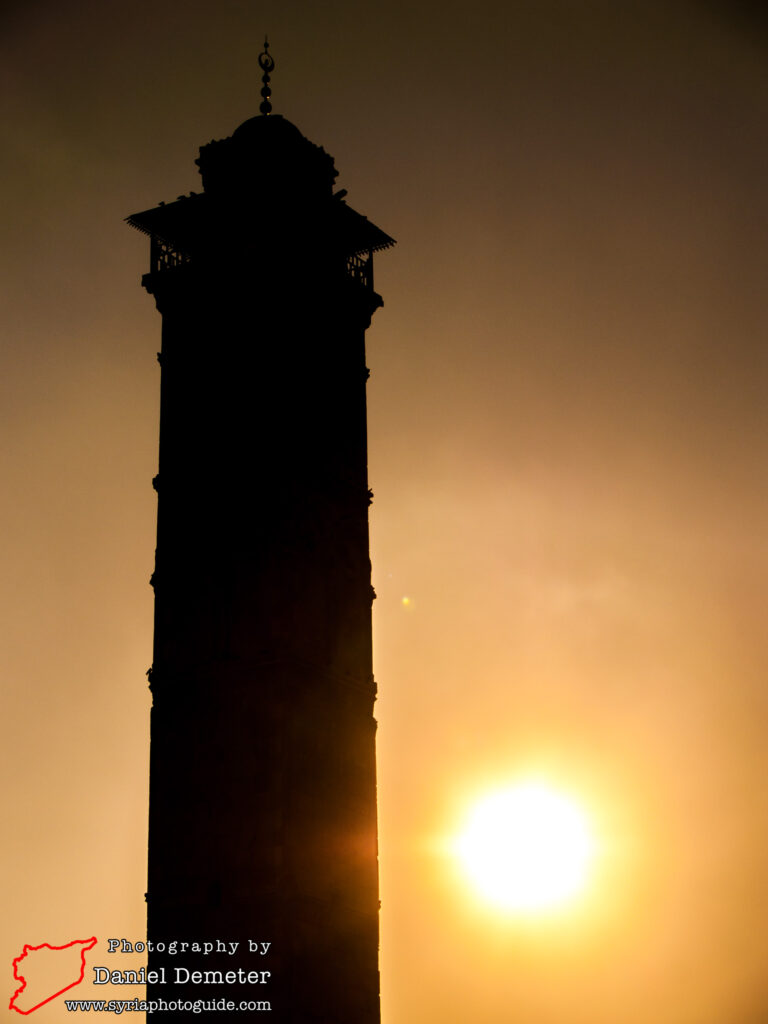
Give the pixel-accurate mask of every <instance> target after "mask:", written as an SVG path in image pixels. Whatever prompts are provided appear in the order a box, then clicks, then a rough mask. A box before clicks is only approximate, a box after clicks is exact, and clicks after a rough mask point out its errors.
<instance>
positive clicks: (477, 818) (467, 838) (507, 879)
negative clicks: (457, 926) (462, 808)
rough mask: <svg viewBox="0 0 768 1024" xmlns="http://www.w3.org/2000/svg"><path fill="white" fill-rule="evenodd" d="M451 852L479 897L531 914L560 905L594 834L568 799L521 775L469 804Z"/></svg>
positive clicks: (583, 868) (583, 872)
mask: <svg viewBox="0 0 768 1024" xmlns="http://www.w3.org/2000/svg"><path fill="white" fill-rule="evenodd" d="M454 851H455V853H456V855H457V857H458V859H459V861H460V863H461V865H462V867H463V869H464V871H465V873H466V875H467V876H468V878H469V880H470V882H471V883H472V885H473V887H474V888H475V890H476V891H477V893H478V894H479V895H480V896H481V897H482V898H483V899H484V900H485V901H487V902H490V903H492V904H494V905H495V906H497V907H499V908H501V909H504V910H509V911H517V912H521V913H531V912H537V911H544V910H549V909H553V908H555V907H561V906H563V905H565V904H567V903H569V902H570V901H571V900H572V899H573V898H575V897H576V896H577V895H578V894H579V893H580V892H581V891H582V890H583V889H584V887H585V886H586V883H587V880H588V876H589V869H590V865H591V862H592V858H593V853H594V841H593V838H592V834H591V830H590V826H589V822H588V820H587V817H586V815H585V814H584V813H583V812H582V810H581V809H580V808H579V806H578V805H577V804H576V803H574V801H573V800H571V799H570V798H569V797H567V796H565V795H564V794H562V793H559V792H558V791H557V790H555V789H552V788H550V787H549V786H547V785H544V784H542V783H538V782H523V783H520V784H518V785H516V786H512V787H510V788H508V789H504V790H499V791H497V792H494V793H491V794H490V795H489V796H486V797H485V798H484V799H482V800H480V801H479V802H478V803H477V804H475V806H474V807H473V809H472V810H471V812H470V814H469V816H468V818H467V820H466V822H465V825H464V828H463V830H462V832H461V834H460V835H459V836H458V838H457V839H456V840H455V844H454Z"/></svg>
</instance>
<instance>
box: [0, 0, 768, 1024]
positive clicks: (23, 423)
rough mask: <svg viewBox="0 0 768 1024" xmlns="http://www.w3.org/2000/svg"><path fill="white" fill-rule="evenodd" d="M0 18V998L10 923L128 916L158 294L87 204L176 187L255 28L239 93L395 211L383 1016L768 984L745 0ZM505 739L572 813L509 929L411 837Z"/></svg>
mask: <svg viewBox="0 0 768 1024" xmlns="http://www.w3.org/2000/svg"><path fill="white" fill-rule="evenodd" d="M0 12H1V13H0V83H1V86H2V88H1V91H0V92H1V94H2V97H3V99H2V125H3V140H4V145H3V159H2V174H3V178H4V183H3V188H2V193H1V195H2V198H1V199H0V204H2V226H3V230H2V246H0V249H1V255H0V260H1V261H2V264H1V266H0V272H1V274H2V287H1V288H0V344H1V358H2V367H1V368H0V436H2V446H1V447H0V457H1V460H2V461H1V463H0V466H1V467H2V468H1V470H0V474H1V475H0V480H1V481H2V486H1V487H0V545H1V546H2V566H3V572H2V574H1V576H0V601H1V602H2V624H3V629H2V633H3V637H2V643H1V644H0V674H1V677H2V697H3V717H2V720H3V723H4V734H3V742H2V744H0V749H1V750H2V758H3V779H4V782H5V786H4V796H5V801H4V822H5V829H4V833H5V837H6V838H5V841H4V851H3V852H4V869H3V875H2V882H3V893H2V901H0V908H1V909H0V920H2V926H1V927H0V972H2V971H3V970H5V968H4V967H3V965H7V978H6V983H4V984H5V987H6V989H7V990H8V995H9V996H10V993H11V990H12V979H11V972H10V962H11V960H12V958H13V957H14V956H16V955H18V953H19V952H20V951H21V946H22V945H23V943H25V942H29V943H37V942H45V941H48V942H53V943H62V942H66V941H69V940H70V939H73V938H85V937H87V936H90V935H97V936H99V938H106V937H109V936H112V935H127V936H131V935H132V936H134V937H138V936H140V935H141V932H142V928H143V923H144V902H143V893H144V890H145V856H146V792H147V753H148V712H149V693H148V690H147V688H146V680H145V678H144V673H145V671H146V669H147V668H148V666H149V664H150V661H151V617H152V591H151V588H150V587H149V585H148V582H147V581H148V578H149V575H150V573H151V571H152V562H153V551H154V517H155V495H154V492H153V490H152V488H151V485H150V481H151V478H152V476H153V475H154V473H155V472H156V447H157V428H158V397H159V371H158V367H157V363H156V360H155V352H156V351H157V350H158V349H159V347H160V317H159V315H158V314H157V313H156V311H155V310H154V307H153V303H152V300H151V299H150V297H149V296H148V295H146V294H145V293H144V292H143V291H142V290H141V288H140V276H141V273H142V272H143V271H144V270H145V269H146V268H147V265H148V245H147V241H146V239H145V238H144V237H143V236H141V235H139V234H138V233H137V232H134V231H132V230H130V229H129V228H128V227H127V226H126V225H124V224H123V222H122V220H123V218H124V217H125V216H127V215H128V214H130V213H134V212H136V211H138V210H143V209H146V208H147V207H150V206H153V205H155V204H156V203H157V202H158V201H160V200H165V201H170V200H173V199H175V197H176V196H177V195H179V194H180V193H184V192H187V191H189V190H190V189H196V190H200V184H199V177H198V175H197V173H196V168H195V166H194V163H193V161H194V159H195V157H196V156H197V150H198V147H199V146H200V145H201V144H204V143H206V142H208V141H209V140H210V139H212V138H222V137H224V136H226V135H229V134H231V132H232V131H233V130H234V128H235V127H236V126H237V125H238V124H239V123H240V122H241V121H243V120H245V118H247V117H249V116H251V115H252V114H254V113H256V111H257V108H258V102H259V96H258V90H259V87H260V81H259V72H258V69H257V66H256V57H257V54H258V52H259V50H260V49H261V42H262V39H263V35H264V32H265V31H267V32H268V33H269V36H270V42H271V44H272V52H273V54H274V56H275V59H276V61H277V68H276V71H275V73H274V76H273V90H274V93H273V102H274V108H275V111H276V112H278V113H281V114H284V115H285V116H286V117H288V118H289V119H290V120H291V121H293V122H294V123H295V124H296V125H297V126H298V127H299V128H300V129H301V130H302V132H303V133H304V134H305V135H307V137H308V138H310V139H311V140H312V141H314V142H317V143H320V144H322V145H323V146H324V147H325V148H326V149H327V150H328V151H329V152H330V153H332V154H333V156H334V157H335V159H336V165H337V167H338V169H339V171H340V175H339V181H338V184H339V186H340V187H344V188H347V189H348V190H349V202H350V204H351V205H352V206H354V207H355V208H356V209H359V210H360V211H361V212H363V213H365V214H366V215H367V216H369V217H370V218H371V219H372V220H373V221H374V222H375V223H377V224H379V225H380V226H381V227H382V228H383V229H384V230H385V231H387V232H388V233H390V234H391V235H393V236H394V237H395V238H397V240H398V247H397V248H396V249H395V250H393V251H392V252H387V253H383V254H381V255H380V256H379V257H378V258H377V266H376V282H377V290H379V291H380V292H381V293H382V295H383V296H384V300H385V306H384V309H382V310H380V311H379V312H378V313H377V314H376V317H375V320H374V325H373V327H372V329H371V330H370V331H369V334H368V348H369V357H368V361H369V365H370V366H371V368H372V375H371V381H370V391H369V420H370V477H371V485H372V487H373V489H374V491H375V494H376V499H375V502H374V505H373V510H372V554H373V564H374V583H375V587H376V590H377V593H378V600H377V601H376V602H375V606H374V613H375V620H374V630H375V633H374V641H375V668H376V676H377V679H378V681H379V687H380V699H379V702H378V704H377V717H378V719H379V723H380V726H379V799H380V832H381V835H380V848H381V878H382V986H383V995H382V1000H383V1019H384V1024H432V1022H434V1024H437V1022H440V1024H466V1022H468V1021H471V1022H473V1024H507V1022H510V1021H515V1022H520V1024H564V1022H565V1021H568V1024H617V1022H621V1024H648V1022H649V1021H658V1022H659V1024H759V1022H763V1021H765V1020H766V1019H768V976H767V975H766V970H765V964H766V957H768V925H766V922H767V921H768V793H767V792H766V787H765V781H764V780H765V778H766V774H767V773H768V746H767V745H766V742H765V732H766V727H767V726H768V686H767V685H766V683H767V681H766V676H767V674H768V673H767V669H768V631H766V628H765V607H766V604H767V603H768V593H766V591H767V590H768V585H767V580H768V532H767V531H766V521H767V517H766V512H767V511H768V509H767V508H766V506H767V505H768V484H767V483H766V480H767V477H766V460H767V458H768V452H767V451H766V447H767V445H766V437H767V436H768V435H767V433H766V427H768V422H767V421H768V402H766V393H767V385H768V365H767V357H766V326H767V324H766V320H767V319H768V314H767V313H766V303H765V300H764V291H765V281H766V279H767V278H768V247H767V245H766V229H767V227H768V199H767V198H766V187H765V183H766V175H767V172H768V130H767V129H766V124H768V61H767V60H766V58H767V57H768V27H767V26H766V19H765V16H764V15H763V14H761V12H760V11H759V10H758V9H757V5H754V7H753V5H750V4H748V3H740V4H739V3H728V2H725V0H723V2H722V3H718V2H715V0H712V2H709V3H705V2H698V3H696V2H693V0H690V2H685V0H676V2H673V3H667V2H662V0H647V2H644V3H642V2H634V0H627V2H621V3H615V2H612V0H594V2H573V0H541V2H535V0H525V2H516V0H508V2H507V3H504V4H502V3H490V2H487V0H479V2H477V3H474V4H470V5H468V4H466V3H461V4H460V3H458V2H454V0H446V2H442V3H440V4H437V3H423V4H419V3H418V2H415V3H414V2H410V3H406V2H405V0H397V2H394V3H387V4H383V3H367V4H361V3H351V2H349V0H338V2H335V0H325V2H324V3H322V4H320V3H316V4H311V3H309V2H306V0H303V2H301V0H284V2H282V3H279V4H277V3H275V4H272V3H265V2H259V0H250V2H246V0H220V2H219V3H218V4H216V5H212V4H210V3H202V2H201V0H188V2H185V3H183V4H182V3H180V2H178V0H152V2H151V3H150V2H149V0H135V2H132V3H130V4H129V3H116V2H108V3H105V2H104V0H90V2H87V0H70V2H69V3H67V4H54V3H47V2H41V0H26V2H25V3H18V2H8V0H6V2H5V4H4V5H3V6H2V7H1V8H0ZM312 244H313V240H312V239H307V245H308V246H311V245H312ZM211 358H212V359H215V358H216V349H215V347H214V346H212V349H211ZM404 596H408V597H409V598H410V604H408V605H407V606H406V605H403V603H402V598H403V597H404ZM530 771H536V772H538V773H540V774H542V775H544V776H546V777H547V778H549V779H551V780H553V781H554V782H555V783H557V784H560V785H563V786H564V787H566V788H567V789H569V791H570V792H572V793H573V794H574V795H575V796H577V797H578V798H579V799H581V800H583V801H584V803H585V805H586V806H588V807H589V809H590V812H591V814H592V815H593V817H594V820H595V822H596V827H597V829H598V832H599V834H600V836H601V842H602V848H603V856H602V859H601V862H600V866H599V871H597V873H596V877H595V879H594V884H593V890H592V891H591V893H590V895H589V898H588V900H587V901H586V903H585V904H584V906H583V907H582V908H581V910H580V911H579V913H574V914H572V915H570V916H566V917H563V918H562V919H558V920H556V921H555V920H553V921H549V922H544V923H541V924H539V925H538V926H537V927H533V926H530V925H529V926H524V925H522V924H520V922H515V921H514V920H510V919H508V918H506V919H505V918H504V917H502V916H501V915H498V914H494V913H492V912H490V911H487V910H483V909H481V907H480V906H479V905H478V904H477V903H476V902H475V901H474V900H473V898H472V896H471V894H470V892H469V890H468V889H467V888H466V886H465V885H464V883H463V882H462V880H461V879H460V878H459V876H458V875H457V874H456V872H455V870H454V869H453V867H452V865H451V864H450V863H449V862H448V861H447V860H446V857H445V855H444V853H443V852H442V847H441V843H442V841H443V840H444V837H445V836H447V835H450V834H451V833H452V832H454V831H455V830H456V828H457V827H458V823H459V822H460V820H461V818H462V815H463V813H464V811H465V809H466V807H467V806H468V804H469V803H471V800H472V798H473V797H474V796H475V795H476V794H480V793H482V792H484V791H486V789H488V788H489V787H491V788H492V787H494V786H496V785H501V784H504V783H505V782H507V781H509V780H513V779H515V778H516V777H518V776H519V775H520V774H521V773H522V774H525V773H526V772H530ZM259 937H260V938H264V936H259ZM90 994H91V993H85V992H83V995H90ZM2 1005H3V1006H5V1005H7V999H6V1000H5V1002H3V1003H2ZM0 1014H4V1016H3V1017H2V1019H11V1016H12V1015H11V1014H10V1013H9V1012H8V1011H6V1010H0ZM13 1016H14V1017H15V1019H16V1020H18V1017H16V1015H15V1014H14V1015H13ZM65 1017H66V1014H65V1013H64V1011H63V1008H62V1007H61V1006H60V1005H58V1004H57V1005H56V1006H51V1007H45V1008H44V1009H42V1010H40V1011H38V1012H37V1013H36V1015H35V1018H34V1019H35V1021H36V1022H38V1024H48V1022H55V1024H58V1022H62V1021H64V1019H65Z"/></svg>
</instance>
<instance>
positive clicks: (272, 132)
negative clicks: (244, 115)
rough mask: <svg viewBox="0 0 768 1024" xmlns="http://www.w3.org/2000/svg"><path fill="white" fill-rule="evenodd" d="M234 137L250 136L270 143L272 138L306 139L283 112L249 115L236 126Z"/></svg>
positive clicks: (275, 139)
mask: <svg viewBox="0 0 768 1024" xmlns="http://www.w3.org/2000/svg"><path fill="white" fill-rule="evenodd" d="M232 137H233V138H235V139H242V138H244V137H250V138H253V139H254V140H256V139H259V141H261V140H262V139H263V140H264V141H265V142H267V140H269V142H268V144H272V140H274V141H277V140H278V139H285V140H288V139H291V140H293V141H294V142H295V141H298V140H299V139H301V140H304V136H303V135H302V134H301V132H300V131H299V129H298V128H297V127H296V125H295V124H292V123H291V122H290V121H287V120H286V119H285V118H284V117H283V116H282V115H281V114H267V115H265V114H257V116H256V117H249V118H248V120H247V121H243V123H242V124H241V125H240V126H239V127H238V128H235V130H234V132H233V133H232Z"/></svg>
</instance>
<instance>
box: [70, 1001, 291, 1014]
mask: <svg viewBox="0 0 768 1024" xmlns="http://www.w3.org/2000/svg"><path fill="white" fill-rule="evenodd" d="M64 1005H65V1006H66V1008H67V1009H68V1010H70V1011H80V1012H81V1013H178V1012H179V1011H180V1010H182V1011H183V1012H184V1013H211V1012H213V1011H218V1012H219V1013H221V1011H222V1010H225V1011H229V1012H230V1013H238V1012H239V1011H248V1012H251V1013H252V1012H253V1011H254V1010H271V1009H272V1007H271V1005H270V1003H269V1002H268V1001H267V1000H265V999H258V1000H256V999H243V1000H242V1001H241V1002H239V1003H236V1002H235V1001H234V1000H233V999H195V1000H190V999H186V1000H185V999H169V1000H166V999H109V1000H106V999H65V1000H64Z"/></svg>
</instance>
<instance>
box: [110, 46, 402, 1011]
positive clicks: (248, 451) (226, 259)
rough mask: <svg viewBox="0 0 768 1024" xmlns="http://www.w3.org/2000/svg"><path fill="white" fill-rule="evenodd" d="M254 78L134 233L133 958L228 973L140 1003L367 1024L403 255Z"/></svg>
mask: <svg viewBox="0 0 768 1024" xmlns="http://www.w3.org/2000/svg"><path fill="white" fill-rule="evenodd" d="M260 64H261V67H262V69H263V70H264V72H265V75H264V88H263V89H262V95H263V97H264V102H263V103H262V106H261V110H262V113H261V115H260V116H257V117H254V118H251V119H250V120H248V121H246V122H245V123H244V124H241V125H240V127H239V128H237V129H236V130H235V131H234V132H233V134H232V135H231V137H229V138H225V139H222V140H220V141H217V142H211V143H209V144H208V145H205V146H203V147H202V148H201V150H200V157H199V159H198V160H197V164H198V166H199V169H200V173H201V175H202V182H203V192H202V193H200V194H195V193H191V194H190V195H189V196H184V197H179V198H178V199H177V200H176V201H175V202H172V203H168V204H160V205H159V206H157V207H155V208H154V209H151V210H146V211H144V212H143V213H138V214H135V215H133V216H131V217H129V218H128V222H129V223H130V224H131V225H132V226H134V227H136V228H138V229H139V230H141V231H143V232H145V233H146V234H147V235H149V236H150V239H151V256H150V270H149V273H147V274H145V275H144V277H143V281H142V283H143V285H144V287H145V288H146V289H147V291H148V292H149V293H150V294H151V295H152V296H153V297H154V299H155V302H156V304H157V308H158V310H159V311H160V313H161V315H162V351H161V352H160V353H159V355H158V358H159V360H160V363H161V404H160V457H159V472H158V476H157V477H156V478H155V481H154V484H155V487H156V489H157V491H158V523H157V550H156V562H155V571H154V574H153V577H152V584H153V586H154V590H155V636H154V655H153V665H152V668H151V670H150V672H149V676H150V686H151V690H152V701H153V706H152V725H151V751H150V811H149V882H148V892H147V904H148V937H149V939H150V941H151V942H153V943H155V944H161V943H168V942H170V941H172V940H177V941H186V942H189V943H190V944H192V943H195V942H197V943H200V944H202V943H204V942H212V943H214V944H215V943H216V942H217V940H218V941H220V942H224V943H226V944H227V949H228V952H221V951H218V952H217V949H218V950H220V949H221V946H218V947H216V946H215V947H214V950H213V951H211V952H209V953H203V952H201V951H200V950H197V951H195V950H194V948H193V947H192V946H191V945H190V948H189V949H186V950H184V951H183V952H179V948H180V947H177V952H176V954H175V955H173V956H170V955H169V954H168V951H167V950H165V951H155V952H153V953H151V954H150V956H149V969H150V971H152V970H154V971H157V972H158V974H157V975H156V978H155V983H154V984H149V985H148V995H147V998H148V999H163V1000H165V1001H166V1002H171V1001H174V1000H179V999H181V1000H185V1001H194V1000H195V999H201V1000H204V1001H206V1002H208V1003H210V1002H212V1001H216V1000H220V999H222V998H225V999H228V1000H233V1001H236V1002H240V1001H241V1000H246V1001H248V1002H250V1003H251V1004H252V1009H253V1012H259V1011H258V1009H257V1007H258V1003H259V1002H268V1003H269V1005H270V1006H271V1017H270V1019H272V1020H274V1021H281V1022H292V1024H293V1022H295V1024H299V1022H301V1024H306V1022H310V1021H316V1022H318V1024H320V1022H322V1024H375V1022H378V1021H379V982H378V869H377V838H376V769H375V729H376V723H375V720H374V717H373V704H374V700H375V694H376V687H375V684H374V680H373V675H372V667H371V601H372V598H373V597H374V594H373V590H372V587H371V566H370V561H369V552H368V506H369V503H370V499H371V492H370V491H369V489H368V479H367V440H366V396H365V389H366V379H367V376H368V370H367V369H366V365H365V331H366V328H367V327H368V326H369V324H370V321H371V316H372V314H373V313H374V311H375V310H376V309H377V307H378V306H380V305H381V304H382V300H381V298H380V296H379V295H378V294H377V293H376V292H375V291H374V288H373V253H374V252H376V251H377V250H380V249H384V248H387V247H388V246H390V245H392V244H393V239H391V238H390V237H389V236H388V235H386V234H385V233H384V232H383V231H381V230H380V229H379V228H377V227H376V226H375V225H374V224H372V223H371V222H370V221H368V220H367V219H366V218H365V217H364V216H362V215H361V214H359V213H357V212H356V211H355V210H353V209H352V208H351V207H349V206H347V204H346V203H345V201H344V196H345V195H346V192H344V191H342V192H337V193H335V194H334V192H333V188H334V181H335V178H336V174H337V172H336V170H335V167H334V163H333V159H332V158H331V157H330V156H329V155H328V154H327V153H326V152H325V151H324V150H323V149H322V148H321V147H320V146H316V145H314V144H313V143H311V142H309V141H308V140H307V139H306V138H305V137H304V136H303V135H302V134H301V132H300V131H299V130H298V129H297V128H295V127H294V126H293V125H292V124H291V123H290V122H289V121H287V120H285V119H284V118H282V117H280V116H278V115H275V114H272V113H271V105H270V103H269V92H270V91H269V86H268V82H269V72H270V71H271V70H272V68H273V66H274V64H273V61H272V58H271V56H270V55H269V54H268V51H267V49H266V48H265V52H264V53H263V54H262V56H261V58H260ZM249 940H251V942H252V943H253V942H256V943H270V946H269V948H268V952H267V953H266V954H265V953H263V952H262V951H261V950H263V946H260V947H259V952H256V951H253V952H252V951H251V949H250V948H249ZM234 943H238V946H237V948H236V951H235V952H232V951H231V950H232V944H234ZM161 968H165V974H164V975H163V974H162V972H161V970H160V969H161ZM177 968H181V970H177ZM185 971H186V972H188V977H187V975H186V974H185ZM195 971H203V972H205V971H207V972H211V973H210V976H209V977H205V976H203V977H202V978H200V979H198V978H197V976H196V975H195V974H194V973H192V972H195ZM253 971H256V972H258V975H257V979H258V980H257V981H255V982H254V981H253V975H252V973H250V972H253ZM217 972H218V973H217ZM226 972H234V977H233V976H232V975H230V976H227V974H226ZM265 972H269V976H265ZM219 975H221V977H222V980H221V981H219V980H218V979H219ZM150 978H152V975H150ZM262 1009H266V1006H262ZM180 1016H183V1017H184V1018H185V1019H192V1018H191V1017H190V1015H189V1013H183V1012H182V1013H181V1014H180ZM206 1017H207V1019H209V1020H210V1019H222V1020H224V1019H226V1020H228V1021H229V1022H230V1024H231V1021H232V1017H231V1015H230V1014H227V1013H222V1014H221V1017H220V1018H219V1014H210V1013H209V1014H207V1015H206ZM177 1019H178V1018H177Z"/></svg>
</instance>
